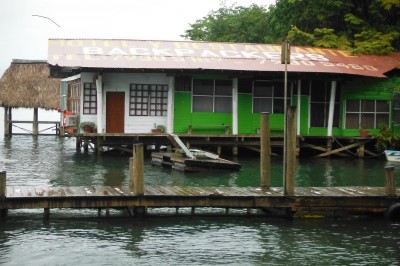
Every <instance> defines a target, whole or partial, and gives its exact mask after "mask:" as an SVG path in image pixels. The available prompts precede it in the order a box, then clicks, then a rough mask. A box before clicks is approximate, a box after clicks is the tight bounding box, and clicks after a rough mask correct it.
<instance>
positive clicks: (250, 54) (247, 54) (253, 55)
mask: <svg viewBox="0 0 400 266" xmlns="http://www.w3.org/2000/svg"><path fill="white" fill-rule="evenodd" d="M241 53H242V55H243V56H244V57H246V58H263V57H262V56H259V55H257V53H258V52H244V51H242V52H241Z"/></svg>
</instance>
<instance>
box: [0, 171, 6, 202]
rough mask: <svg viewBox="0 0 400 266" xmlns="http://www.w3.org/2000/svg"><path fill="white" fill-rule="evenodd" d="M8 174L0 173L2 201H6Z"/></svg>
mask: <svg viewBox="0 0 400 266" xmlns="http://www.w3.org/2000/svg"><path fill="white" fill-rule="evenodd" d="M6 176H7V172H6V171H3V172H0V199H2V198H3V199H4V198H5V197H6V195H7V194H6V193H7V181H6Z"/></svg>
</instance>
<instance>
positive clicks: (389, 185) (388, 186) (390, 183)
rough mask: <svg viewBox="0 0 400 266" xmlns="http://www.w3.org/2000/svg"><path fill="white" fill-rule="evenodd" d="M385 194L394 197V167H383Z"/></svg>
mask: <svg viewBox="0 0 400 266" xmlns="http://www.w3.org/2000/svg"><path fill="white" fill-rule="evenodd" d="M385 192H386V195H388V196H396V178H395V175H394V166H386V167H385Z"/></svg>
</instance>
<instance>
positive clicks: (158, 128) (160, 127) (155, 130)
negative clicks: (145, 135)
mask: <svg viewBox="0 0 400 266" xmlns="http://www.w3.org/2000/svg"><path fill="white" fill-rule="evenodd" d="M165 130H166V128H165V126H163V125H155V124H154V128H153V129H151V133H164V132H165Z"/></svg>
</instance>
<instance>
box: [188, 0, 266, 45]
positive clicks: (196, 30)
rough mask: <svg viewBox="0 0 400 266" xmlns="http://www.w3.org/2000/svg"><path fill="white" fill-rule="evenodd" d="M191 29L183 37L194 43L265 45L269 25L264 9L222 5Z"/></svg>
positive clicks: (252, 6) (255, 6)
mask: <svg viewBox="0 0 400 266" xmlns="http://www.w3.org/2000/svg"><path fill="white" fill-rule="evenodd" d="M190 27H191V28H190V29H188V30H186V31H185V34H184V35H182V37H184V38H186V39H190V40H193V41H214V42H243V43H246V42H247V43H264V42H265V28H267V27H268V24H267V20H266V10H265V8H263V7H260V6H257V5H251V6H250V7H242V6H239V7H235V6H230V7H227V6H226V5H225V4H222V6H221V7H220V8H219V9H218V10H217V11H211V12H210V13H209V14H208V15H207V16H206V17H203V18H202V19H199V20H197V21H196V22H195V23H193V24H190Z"/></svg>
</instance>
